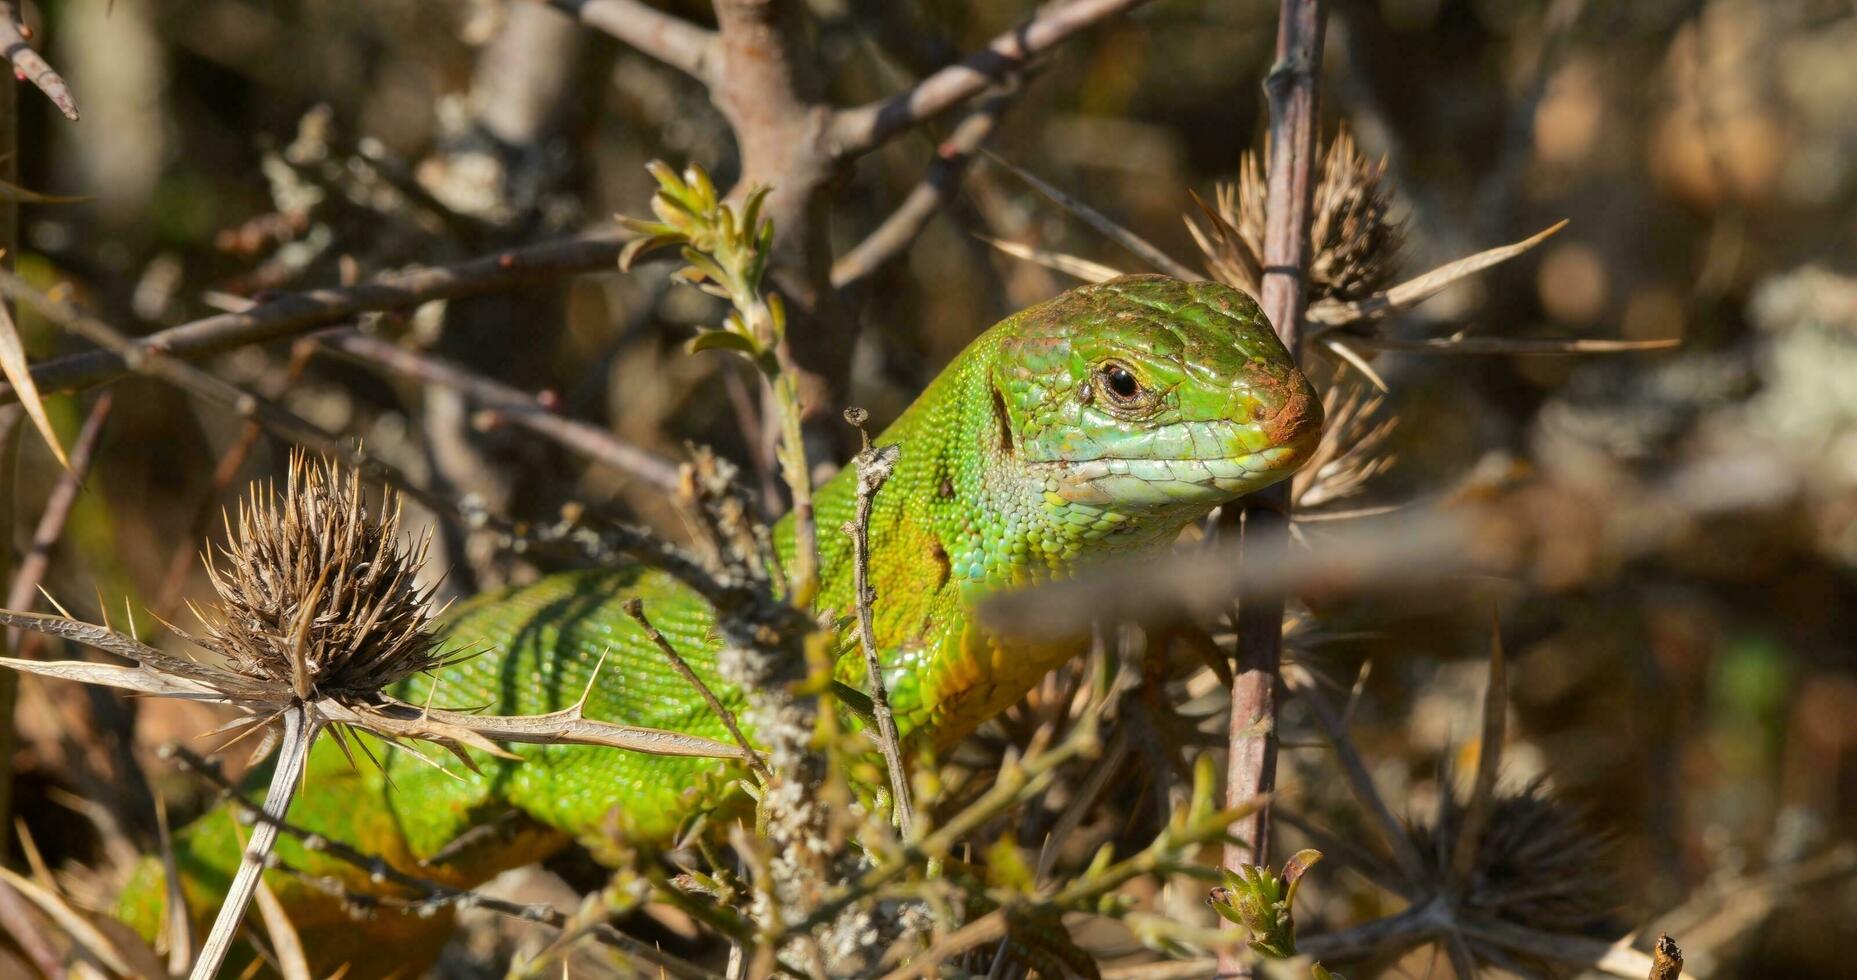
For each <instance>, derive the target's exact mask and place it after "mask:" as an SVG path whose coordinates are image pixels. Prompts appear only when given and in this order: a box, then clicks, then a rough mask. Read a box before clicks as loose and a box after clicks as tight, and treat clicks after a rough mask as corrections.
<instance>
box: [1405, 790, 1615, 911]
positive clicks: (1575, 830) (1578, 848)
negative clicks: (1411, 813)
mask: <svg viewBox="0 0 1857 980" xmlns="http://www.w3.org/2000/svg"><path fill="white" fill-rule="evenodd" d="M1447 783H1448V780H1447ZM1463 822H1464V805H1463V803H1462V801H1460V800H1458V799H1457V798H1456V797H1455V796H1454V795H1452V794H1446V796H1445V798H1444V801H1443V802H1442V804H1441V805H1440V808H1439V813H1438V819H1437V820H1436V821H1435V822H1434V823H1432V824H1430V825H1425V826H1419V827H1414V828H1412V838H1413V843H1415V844H1416V845H1418V850H1419V853H1420V854H1421V855H1424V856H1425V857H1426V859H1427V860H1428V861H1432V862H1435V865H1436V867H1437V868H1438V869H1439V871H1438V876H1439V879H1440V880H1442V879H1443V877H1444V875H1445V874H1446V873H1447V871H1446V870H1445V869H1448V868H1449V867H1450V866H1451V861H1452V854H1451V850H1452V848H1453V846H1455V844H1456V842H1457V840H1458V838H1459V836H1460V834H1459V828H1460V827H1461V826H1462V825H1463ZM1476 849H1477V851H1476V858H1475V860H1474V861H1473V862H1472V863H1471V874H1470V877H1469V879H1468V887H1467V888H1466V889H1465V893H1464V894H1463V896H1462V898H1461V899H1460V901H1461V902H1462V908H1463V910H1464V911H1466V912H1474V913H1478V914H1481V915H1485V916H1489V917H1491V918H1496V919H1501V920H1505V921H1508V922H1514V923H1518V924H1521V925H1525V926H1529V927H1531V928H1533V929H1537V930H1543V931H1547V932H1557V933H1580V932H1583V931H1585V930H1587V929H1590V928H1592V927H1593V926H1594V925H1596V924H1599V923H1601V922H1603V921H1604V920H1605V918H1606V917H1607V916H1608V915H1610V914H1611V913H1612V912H1613V911H1614V909H1615V907H1616V905H1617V897H1618V883H1617V882H1616V881H1615V880H1613V878H1612V877H1611V876H1610V875H1608V874H1607V873H1606V872H1605V868H1607V867H1608V866H1609V865H1610V863H1611V862H1610V861H1609V860H1608V859H1607V858H1608V852H1609V851H1610V849H1611V839H1610V838H1608V837H1607V836H1606V835H1605V834H1604V833H1601V832H1598V831H1595V830H1593V829H1592V828H1591V827H1589V826H1588V824H1587V819H1586V814H1585V812H1584V811H1583V810H1582V809H1581V808H1579V807H1578V806H1575V805H1573V804H1570V803H1567V802H1564V801H1562V800H1558V799H1555V798H1554V796H1553V794H1552V793H1550V792H1549V790H1548V788H1547V786H1546V784H1545V783H1544V782H1543V781H1542V780H1540V779H1536V780H1534V781H1532V782H1530V783H1529V784H1528V785H1527V786H1526V787H1524V788H1523V789H1522V790H1521V791H1520V792H1516V793H1501V792H1498V793H1497V794H1496V795H1495V796H1494V797H1492V799H1491V800H1490V807H1489V815H1488V817H1487V819H1486V820H1485V822H1484V824H1483V828H1482V832H1481V833H1480V834H1478V835H1477V844H1476Z"/></svg>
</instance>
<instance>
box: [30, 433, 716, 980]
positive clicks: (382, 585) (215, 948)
mask: <svg viewBox="0 0 1857 980" xmlns="http://www.w3.org/2000/svg"><path fill="white" fill-rule="evenodd" d="M227 523H228V533H229V534H231V535H232V537H231V539H230V540H229V542H228V543H227V544H226V546H225V548H224V552H223V555H224V557H225V560H226V562H227V564H228V566H229V567H230V569H231V571H229V572H227V573H224V574H222V573H220V572H219V571H218V569H217V567H216V566H215V564H214V563H213V562H211V561H210V560H209V563H208V567H209V572H210V575H211V578H212V581H213V584H214V587H215V588H216V589H217V590H218V593H219V597H218V601H217V602H216V603H214V604H213V606H212V608H211V609H209V610H207V611H204V612H201V613H200V615H201V619H202V620H203V621H204V622H205V623H206V632H205V634H204V635H202V636H199V637H194V636H190V635H188V634H186V633H184V632H182V631H180V630H178V629H174V628H173V627H170V629H173V631H174V632H175V633H176V634H177V635H179V636H181V637H183V638H184V639H186V640H187V641H188V642H190V643H192V644H193V645H195V646H198V647H200V648H201V649H202V650H204V651H206V652H209V653H211V654H213V655H215V656H216V657H217V658H219V659H220V661H222V662H223V663H224V664H225V666H219V665H217V664H212V663H202V662H199V661H196V660H191V659H182V658H179V657H174V656H170V655H168V654H165V653H162V652H160V651H158V650H156V649H154V648H153V647H150V646H148V645H146V644H144V643H142V642H141V641H140V640H138V639H136V638H135V637H134V636H132V635H124V634H122V633H118V632H116V631H114V630H111V629H109V628H108V627H107V626H94V625H91V624H88V623H82V622H78V621H75V620H73V619H71V618H69V617H68V616H42V615H36V614H32V613H25V612H13V611H4V610H0V623H4V624H6V625H9V626H16V627H20V628H24V629H31V630H36V631H39V632H42V633H46V634H49V635H52V636H60V637H64V638H66V639H71V640H76V641H78V642H80V643H84V644H87V645H89V646H92V647H95V648H97V649H99V650H102V651H104V652H105V653H110V654H114V655H116V656H118V657H122V658H124V659H127V660H130V661H133V662H134V664H135V665H134V666H119V665H113V664H100V663H91V662H87V661H54V662H42V661H31V660H17V659H11V658H5V659H0V664H4V665H5V666H8V667H11V668H13V669H15V670H20V671H25V672H28V673H33V674H39V675H41V676H46V677H56V678H63V679H67V680H76V681H82V682H85V683H91V684H101V685H106V686H111V687H116V688H120V689H123V690H128V691H134V692H137V693H140V694H148V695H155V696H159V697H173V698H182V699H186V700H194V701H205V702H216V703H221V704H226V705H229V706H231V707H233V708H234V709H236V710H237V711H238V713H239V714H238V717H237V718H236V719H235V720H234V721H233V722H231V723H230V724H228V725H226V726H225V727H224V728H222V729H221V731H222V732H233V733H237V734H236V735H235V739H236V738H243V737H246V736H248V735H252V734H260V735H261V738H260V741H259V743H258V748H257V750H256V753H255V754H257V755H265V754H268V753H269V752H271V751H272V750H275V751H276V752H277V757H278V762H277V767H276V769H275V771H274V775H273V776H272V782H271V786H270V790H269V792H268V793H267V795H266V799H265V805H264V813H265V815H266V816H267V817H269V818H270V819H269V820H268V821H263V822H260V823H259V824H258V826H257V827H256V828H254V831H253V833H252V836H251V840H250V841H249V843H248V844H247V846H246V850H245V854H244V856H243V859H242V861H241V863H240V866H239V871H238V875H237V877H236V878H235V879H234V881H233V883H232V887H231V888H230V889H229V890H228V892H227V895H226V898H225V901H224V904H223V905H222V906H221V909H220V913H219V916H218V918H217V919H216V921H215V922H214V926H213V930H212V932H211V933H210V934H209V935H208V937H207V940H206V944H205V946H204V948H203V949H202V951H201V953H200V956H199V958H198V959H197V960H196V961H195V963H194V968H193V976H194V977H196V978H202V980H203V978H206V977H211V976H214V975H216V974H217V972H218V970H219V967H220V965H221V964H222V963H223V961H224V958H225V955H226V952H227V951H228V949H229V948H230V945H231V942H232V939H233V937H234V935H235V934H236V933H237V931H238V927H239V924H240V921H241V920H242V918H243V916H244V912H245V909H246V907H247V905H248V904H249V903H250V902H251V900H252V898H253V896H254V894H255V892H256V890H257V888H258V886H259V883H260V875H261V873H262V871H263V868H264V865H265V862H266V859H267V857H268V855H269V853H270V850H271V847H272V846H273V844H275V842H276V839H277V822H278V821H281V820H282V819H283V818H284V816H285V814H286V813H287V812H288V810H289V806H290V802H291V800H292V798H293V797H294V795H295V793H296V790H297V787H298V784H299V783H300V782H301V779H302V776H303V772H304V765H305V762H306V760H307V758H308V755H309V750H310V746H311V745H312V744H313V743H314V741H315V739H316V737H317V735H319V734H320V733H322V732H324V731H328V732H329V733H330V734H331V735H332V736H333V737H334V738H335V739H336V741H337V744H339V745H341V746H342V748H343V750H344V751H345V752H346V751H348V744H347V741H346V737H345V736H344V735H343V734H342V732H343V730H344V729H354V730H360V731H366V732H370V733H372V734H374V735H377V736H379V737H381V738H382V739H384V740H386V741H387V742H388V743H390V744H404V743H406V742H408V741H424V742H431V743H434V744H436V745H438V746H439V747H441V748H443V749H445V750H446V751H448V752H450V753H452V754H453V755H455V756H456V757H457V758H458V759H459V760H461V761H462V762H463V763H464V764H465V765H467V766H468V765H472V764H473V763H472V760H471V757H470V755H469V754H468V753H467V752H466V749H467V748H468V749H476V750H478V751H482V752H486V753H489V754H491V755H496V756H508V755H509V753H508V752H506V751H505V750H504V749H502V748H500V747H499V746H498V745H497V743H498V742H536V743H550V744H567V743H574V744H584V745H604V746H610V747H614V748H625V749H631V750H633V751H640V752H650V753H655V754H661V755H685V756H703V757H711V758H723V757H732V756H734V755H735V753H736V749H735V747H734V746H731V745H727V744H724V743H721V742H715V741H712V740H710V739H705V738H700V737H696V736H690V735H685V734H682V733H677V732H666V731H659V730H656V729H646V728H636V727H631V726H626V725H617V724H613V723H610V722H603V721H596V720H594V719H590V718H586V717H585V716H583V715H582V713H581V711H580V706H579V705H578V704H576V705H575V706H574V707H571V708H568V709H565V710H562V711H558V712H554V713H552V714H547V715H536V716H524V717H518V716H490V715H476V714H470V713H467V712H461V711H452V710H447V709H443V708H435V707H432V706H430V705H426V706H420V705H414V704H410V703H408V702H405V701H401V700H399V699H397V698H395V697H392V696H391V695H389V694H387V693H386V690H385V689H386V688H388V687H391V686H392V685H394V684H396V683H398V682H400V681H402V680H404V679H406V678H407V677H409V676H411V675H412V674H415V673H418V672H420V671H424V670H430V669H432V668H435V667H438V666H442V665H443V664H445V663H446V662H448V661H449V660H450V659H451V658H452V657H453V656H455V655H458V654H460V653H465V652H463V651H445V650H443V649H441V648H440V647H439V644H438V642H437V639H436V637H435V635H434V632H433V627H432V613H431V610H430V608H429V605H428V603H427V599H428V598H429V593H428V592H427V591H425V590H422V589H421V588H419V587H418V586H417V585H416V584H415V583H416V579H417V576H418V574H419V572H420V568H421V564H422V562H423V559H424V556H425V543H424V542H423V541H421V542H420V543H419V544H418V545H416V546H414V547H412V548H408V547H407V546H406V545H405V543H404V542H403V541H402V540H401V539H400V537H399V535H398V528H399V503H398V500H397V499H396V498H395V497H394V496H393V495H392V494H391V493H388V494H384V495H383V498H382V503H381V507H380V509H379V511H378V512H376V511H371V510H370V509H369V508H368V507H367V505H366V503H365V501H364V499H363V491H362V487H361V483H360V479H359V476H358V475H356V474H352V473H350V474H346V475H345V474H344V473H343V472H342V471H341V470H340V469H338V467H337V466H336V464H335V463H333V462H332V461H328V460H323V461H312V460H311V459H310V458H309V457H307V456H305V455H303V454H301V453H297V454H293V456H292V459H291V464H290V473H289V477H288V478H287V480H286V483H285V495H284V497H283V498H281V499H280V498H279V497H278V495H277V494H276V493H275V490H274V488H270V489H266V490H263V491H261V490H259V489H258V488H254V489H253V492H252V497H251V499H250V500H249V502H247V503H246V504H243V505H242V506H241V508H240V514H239V521H238V524H237V527H236V530H233V529H232V527H231V521H230V520H228V522H227ZM416 754H417V753H416ZM419 757H420V758H424V756H419ZM351 758H352V757H351Z"/></svg>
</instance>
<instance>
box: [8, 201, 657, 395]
mask: <svg viewBox="0 0 1857 980" xmlns="http://www.w3.org/2000/svg"><path fill="white" fill-rule="evenodd" d="M623 244H624V243H623V242H622V241H620V240H619V239H618V238H617V237H613V236H607V235H599V236H587V237H584V238H569V239H562V240H560V241H553V242H545V243H542V244H539V245H529V246H525V247H523V248H515V249H509V250H507V251H503V252H499V253H497V254H495V255H487V256H483V257H481V258H476V259H471V260H469V261H467V262H460V263H457V264H455V265H447V266H437V267H434V268H429V269H417V270H414V271H410V272H395V273H390V274H387V275H383V276H379V277H377V278H375V279H373V280H371V281H369V282H365V283H362V284H360V285H358V286H350V287H344V288H329V289H316V290H311V291H310V292H306V293H294V294H291V295H287V296H283V297H280V298H278V299H274V300H269V301H267V302H264V303H260V304H258V305H256V306H253V307H252V308H251V309H249V310H243V311H240V312H237V313H222V314H219V315H216V316H210V317H206V318H205V319H201V320H195V321H193V322H191V323H184V324H182V325H180V326H178V327H172V328H169V329H167V330H162V331H159V332H157V333H154V334H150V335H149V336H147V337H143V338H140V339H139V340H136V341H134V342H132V343H131V344H130V345H129V346H128V348H126V349H125V350H123V351H113V350H107V349H106V350H101V351H86V352H84V353H82V354H72V355H68V356H65V357H58V358H53V359H51V360H49V361H45V362H44V363H42V364H39V365H38V366H36V367H35V368H33V371H32V377H33V379H34V380H36V381H37V382H38V384H39V388H40V390H41V391H46V392H52V391H71V390H75V389H79V388H87V387H90V386H91V385H96V384H101V383H102V382H105V381H111V380H114V379H116V378H119V377H122V376H123V375H124V374H126V373H129V372H130V371H132V370H133V369H132V368H131V367H130V365H129V364H128V363H127V361H128V360H129V359H133V358H136V357H146V356H150V355H154V354H158V353H166V354H169V355H172V356H174V357H176V358H184V359H189V360H192V359H198V358H202V357H208V356H210V355H213V354H218V353H222V352H224V351H228V350H232V349H235V348H238V347H245V346H249V345H251V344H261V343H265V342H266V341H271V340H277V339H279V338H282V337H289V336H292V335H295V334H300V333H303V332H305V331H308V330H312V329H315V328H316V327H322V326H327V325H329V324H332V323H338V322H340V321H343V320H347V319H349V318H351V317H354V316H355V315H357V314H360V313H367V312H376V311H385V310H407V309H412V308H413V307H416V306H419V305H421V304H424V303H429V302H432V301H434V300H447V299H460V298H463V297H466V296H477V295H481V294H484V293H493V292H499V291H502V290H508V289H513V288H516V287H518V286H522V285H526V284H530V283H537V282H548V281H551V280H554V279H559V278H561V277H563V276H569V275H573V274H575V273H581V272H593V271H599V270H604V269H609V268H613V267H615V266H616V264H617V263H618V261H619V249H620V246H621V245H623ZM15 399H16V395H15V394H14V391H13V388H12V386H11V385H5V386H0V403H5V402H10V401H14V400H15Z"/></svg>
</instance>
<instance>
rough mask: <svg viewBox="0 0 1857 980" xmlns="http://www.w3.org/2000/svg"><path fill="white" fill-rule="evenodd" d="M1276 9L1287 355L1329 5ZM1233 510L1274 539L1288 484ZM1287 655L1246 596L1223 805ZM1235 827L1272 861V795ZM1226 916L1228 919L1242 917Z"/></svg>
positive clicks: (1273, 136) (1257, 756) (1275, 611)
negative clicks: (1270, 798) (1269, 800)
mask: <svg viewBox="0 0 1857 980" xmlns="http://www.w3.org/2000/svg"><path fill="white" fill-rule="evenodd" d="M1279 10H1280V13H1279V15H1278V21H1277V60H1276V64H1275V65H1273V66H1272V67H1271V69H1270V74H1269V76H1267V77H1266V78H1265V80H1264V92H1265V94H1266V96H1267V98H1268V101H1269V103H1270V166H1269V168H1268V170H1267V173H1268V174H1269V175H1270V176H1269V184H1268V190H1267V194H1266V211H1265V226H1264V263H1263V265H1264V278H1263V288H1262V290H1261V292H1262V293H1263V295H1262V296H1261V297H1259V300H1260V304H1259V305H1261V306H1262V307H1263V310H1264V315H1265V316H1267V317H1269V318H1270V322H1271V324H1273V325H1274V326H1275V327H1276V329H1277V335H1278V336H1279V337H1281V338H1282V339H1283V346H1284V347H1286V348H1288V350H1289V352H1290V356H1291V357H1296V356H1298V354H1299V353H1300V350H1301V347H1302V344H1301V340H1302V318H1303V310H1304V307H1305V304H1306V303H1307V301H1308V290H1307V288H1306V279H1307V268H1308V262H1309V218H1310V208H1311V203H1312V199H1313V193H1314V190H1315V180H1316V177H1315V171H1316V157H1317V152H1316V144H1317V139H1316V130H1317V127H1318V123H1319V120H1320V117H1319V115H1318V113H1317V105H1318V100H1319V98H1320V86H1321V78H1322V35H1323V29H1324V27H1325V26H1326V23H1327V11H1326V9H1325V6H1324V3H1323V0H1283V2H1282V6H1281V7H1280V8H1279ZM1231 510H1234V511H1237V512H1240V513H1242V515H1243V521H1242V527H1243V539H1242V540H1243V545H1244V550H1245V551H1246V552H1250V551H1252V550H1253V545H1254V544H1264V545H1265V546H1266V547H1271V546H1274V545H1275V544H1276V542H1278V541H1279V540H1281V539H1282V538H1284V537H1286V536H1287V534H1288V529H1289V511H1290V486H1289V483H1288V482H1287V481H1286V482H1284V483H1279V484H1278V485H1277V486H1275V487H1273V488H1271V489H1270V490H1267V491H1265V492H1263V493H1261V494H1254V495H1252V496H1251V497H1250V498H1247V500H1246V501H1245V502H1244V503H1243V504H1242V506H1241V507H1236V508H1231ZM1247 563H1248V562H1247ZM1282 656H1283V599H1282V598H1281V596H1256V595H1253V596H1250V597H1247V598H1244V599H1242V600H1241V601H1240V603H1239V607H1238V660H1239V666H1240V667H1241V668H1242V670H1240V671H1239V673H1238V675H1237V677H1236V678H1235V679H1234V680H1233V681H1232V688H1231V692H1232V695H1231V701H1232V703H1231V719H1230V722H1229V725H1228V728H1227V731H1228V739H1227V742H1228V750H1229V752H1228V756H1227V762H1226V769H1225V803H1226V805H1227V806H1237V805H1238V804H1239V803H1240V802H1242V801H1245V800H1250V799H1255V798H1258V797H1267V796H1268V795H1269V794H1270V792H1271V790H1272V789H1274V788H1275V786H1276V775H1277V744H1276V743H1277V736H1276V724H1277V694H1276V689H1277V682H1278V679H1279V678H1278V673H1279V669H1280V665H1281V662H1282ZM1260 729H1261V731H1260ZM1232 833H1233V835H1234V836H1235V837H1236V838H1237V839H1238V840H1239V841H1241V842H1242V843H1233V844H1227V845H1226V847H1225V862H1224V863H1225V867H1226V868H1228V869H1231V870H1236V869H1237V868H1238V867H1239V866H1241V865H1244V864H1247V863H1248V864H1266V863H1268V862H1269V857H1270V854H1269V847H1270V807H1269V805H1268V804H1266V805H1264V806H1261V807H1258V808H1257V810H1256V811H1255V812H1254V813H1253V814H1251V815H1250V816H1249V817H1247V818H1245V819H1242V820H1239V821H1238V822H1237V823H1235V824H1233V826H1232ZM1401 839H1402V840H1403V839H1404V838H1403V837H1402V838H1401ZM1395 846H1396V847H1397V845H1395ZM1408 846H1410V845H1409V842H1408ZM1402 865H1403V862H1402ZM1221 925H1223V926H1225V927H1228V928H1230V927H1234V926H1236V923H1231V922H1223V923H1221ZM1237 950H1238V947H1235V946H1234V947H1233V948H1231V949H1229V950H1225V951H1221V952H1220V954H1219V964H1220V968H1221V970H1224V971H1227V972H1230V973H1233V974H1236V975H1239V976H1250V975H1251V966H1250V965H1249V964H1248V963H1247V962H1246V960H1245V958H1244V957H1242V956H1241V955H1239V953H1238V951H1237Z"/></svg>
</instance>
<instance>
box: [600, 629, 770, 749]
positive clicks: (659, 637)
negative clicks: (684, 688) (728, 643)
mask: <svg viewBox="0 0 1857 980" xmlns="http://www.w3.org/2000/svg"><path fill="white" fill-rule="evenodd" d="M625 612H626V615H628V616H630V617H632V619H633V620H634V621H636V622H637V623H638V625H639V628H640V629H643V630H644V631H645V635H646V636H648V637H650V638H651V642H653V643H655V644H657V646H658V651H659V652H660V653H663V654H664V658H665V659H666V660H669V661H670V663H671V667H672V668H673V669H675V670H676V671H677V673H678V675H679V676H681V677H682V678H683V679H684V681H685V682H686V683H688V684H689V685H690V686H691V687H693V688H695V689H696V693H697V694H699V695H701V696H702V698H703V701H704V702H705V703H706V704H708V705H709V710H710V712H711V713H713V714H714V715H715V716H716V718H717V720H719V721H721V722H722V727H724V728H727V729H728V730H729V736H730V737H731V738H733V739H735V744H736V745H738V746H740V747H741V754H742V761H743V762H746V763H747V764H748V768H750V769H753V770H754V772H755V775H757V776H760V777H761V779H762V780H764V781H771V780H773V778H774V774H773V773H772V772H771V771H769V770H768V768H767V763H765V762H763V761H761V754H760V753H759V752H756V751H755V750H754V743H752V742H750V741H748V736H747V735H744V734H743V733H742V729H741V725H740V723H738V722H737V721H736V720H735V712H733V711H730V710H729V706H728V705H726V704H723V703H722V699H721V698H719V697H716V692H715V691H713V690H711V689H710V687H709V685H708V684H705V683H703V679H702V678H701V677H698V676H697V675H696V671H694V670H691V669H690V663H689V661H687V660H685V659H684V658H683V655H682V654H680V653H678V652H677V648H676V647H674V646H671V641H670V640H668V639H666V638H665V636H664V634H663V633H662V632H661V631H660V630H659V629H658V628H657V627H656V626H653V625H651V620H649V619H647V618H645V603H644V602H643V601H642V600H640V599H637V598H632V599H627V600H626V603H625Z"/></svg>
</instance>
